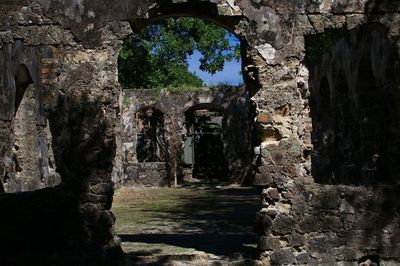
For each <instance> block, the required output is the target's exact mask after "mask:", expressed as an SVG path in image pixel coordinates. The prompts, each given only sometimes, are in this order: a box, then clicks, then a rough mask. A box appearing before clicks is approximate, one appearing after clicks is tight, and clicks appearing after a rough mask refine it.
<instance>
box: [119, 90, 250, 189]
mask: <svg viewBox="0 0 400 266" xmlns="http://www.w3.org/2000/svg"><path fill="white" fill-rule="evenodd" d="M123 105H124V106H123V109H122V124H123V128H124V132H123V137H122V145H121V146H122V149H121V150H120V152H121V158H122V165H123V169H124V170H123V174H122V175H120V176H117V175H115V176H113V181H114V183H116V184H119V183H120V182H126V181H127V180H133V181H134V180H136V181H134V183H136V184H138V185H139V184H140V183H141V182H140V181H139V180H142V181H143V182H144V183H146V184H151V183H153V184H157V183H158V184H164V185H168V184H169V180H168V178H171V175H172V174H171V173H170V172H169V171H170V170H171V165H172V162H173V160H174V159H173V157H175V158H177V161H178V164H179V165H181V164H182V150H183V145H184V139H185V136H186V134H187V132H186V131H187V129H186V126H187V125H186V122H187V121H186V118H185V115H186V113H187V112H188V111H189V110H191V109H196V108H200V109H203V108H206V109H207V108H211V109H213V108H214V109H215V108H217V109H218V110H221V111H222V113H223V114H224V116H225V121H226V122H225V125H224V129H223V131H224V136H225V142H226V145H227V149H226V157H227V160H228V164H229V171H230V179H231V180H232V181H234V182H240V181H241V180H242V179H243V178H244V177H245V176H246V175H247V174H248V172H249V171H250V170H251V169H250V168H251V162H252V160H251V147H252V143H251V133H252V121H251V120H249V119H248V115H249V112H250V99H249V94H248V92H247V91H246V89H245V88H243V87H242V88H239V87H221V88H213V89H199V90H195V91H190V90H184V89H182V90H180V91H177V92H168V91H166V90H162V91H161V92H160V91H155V90H137V89H135V90H125V91H124V104H123ZM145 107H153V108H155V109H157V110H160V111H161V112H162V113H163V114H164V128H165V131H166V133H165V137H166V146H167V147H166V150H167V153H168V154H167V156H166V161H165V163H166V165H167V167H161V168H160V171H161V173H160V175H159V181H158V182H153V181H152V182H150V183H149V182H148V180H147V178H144V176H145V175H146V173H145V171H144V169H145V168H146V164H148V168H149V170H150V171H149V178H150V179H151V180H155V176H154V171H153V170H154V163H152V162H150V163H140V164H138V160H137V154H136V146H137V134H138V129H137V128H136V113H137V112H138V111H139V110H141V109H142V108H145ZM173 138H175V139H176V140H175V142H176V144H175V145H177V146H178V148H177V150H178V153H177V154H174V152H173V150H172V149H171V147H172V146H173V145H174V144H172V139H173ZM137 167H138V168H137ZM181 172H182V169H179V173H180V174H181ZM139 173H141V174H139ZM140 176H143V177H142V178H139V177H140Z"/></svg>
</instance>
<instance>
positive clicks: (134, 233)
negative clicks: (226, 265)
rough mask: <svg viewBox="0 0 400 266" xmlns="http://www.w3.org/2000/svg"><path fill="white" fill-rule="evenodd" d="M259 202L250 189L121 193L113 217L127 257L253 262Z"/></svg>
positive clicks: (197, 186)
mask: <svg viewBox="0 0 400 266" xmlns="http://www.w3.org/2000/svg"><path fill="white" fill-rule="evenodd" d="M258 208H259V198H258V195H257V193H256V191H255V190H254V189H253V188H241V187H238V186H232V185H231V186H223V185H220V184H212V183H208V184H204V183H200V182H199V183H194V184H192V185H190V186H187V187H182V188H177V189H175V188H121V189H118V190H117V191H116V192H115V196H114V203H113V209H112V211H113V213H114V214H115V216H116V218H117V220H116V232H117V234H118V235H119V236H120V238H121V240H122V248H123V250H124V251H125V252H126V253H128V254H129V255H130V256H166V255H181V256H184V255H191V256H193V255H195V256H198V257H202V256H204V257H211V258H216V257H217V258H253V257H254V256H255V254H256V238H255V235H254V233H253V230H252V225H253V221H254V217H255V213H256V211H257V210H258Z"/></svg>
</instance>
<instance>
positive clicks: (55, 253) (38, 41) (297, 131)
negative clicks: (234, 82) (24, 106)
mask: <svg viewBox="0 0 400 266" xmlns="http://www.w3.org/2000/svg"><path fill="white" fill-rule="evenodd" d="M399 13H400V5H399V2H398V1H389V0H387V1H373V0H370V1H351V0H347V1H343V0H340V1H339V0H335V1H330V0H329V1H328V0H319V1H314V0H309V1H308V0H306V1H279V2H278V1H251V0H238V1H235V2H233V1H226V2H225V1H222V0H221V1H211V2H208V1H200V2H198V1H188V2H183V3H182V2H181V1H173V3H170V2H168V1H157V2H155V1H144V0H140V1H124V0H120V1H113V2H112V3H107V4H106V3H103V2H98V1H91V0H86V1H75V0H71V1H67V2H59V1H42V0H37V1H30V0H13V1H10V0H8V1H3V2H2V3H1V4H0V54H1V57H0V69H1V74H0V75H1V79H0V92H1V93H0V156H1V157H2V158H4V157H5V156H8V157H10V156H11V150H10V148H9V147H12V144H13V130H12V128H13V127H12V120H13V117H14V109H15V106H14V102H15V94H16V86H15V79H14V77H15V73H16V69H17V67H18V66H19V65H20V64H24V65H26V67H27V69H28V70H29V72H30V75H31V76H32V81H33V83H34V85H35V87H36V88H37V92H38V94H37V97H39V98H40V99H42V107H43V112H44V113H45V114H46V116H45V117H47V118H48V120H49V125H50V129H51V132H52V135H53V141H52V142H53V150H54V159H55V163H56V166H57V171H58V172H59V173H60V175H61V177H62V183H63V185H61V186H58V187H56V188H47V189H43V190H40V191H36V192H27V193H22V194H2V195H0V210H1V212H2V213H6V214H7V215H6V217H5V218H4V219H2V221H1V222H0V224H1V227H2V228H7V230H2V231H1V232H0V264H2V265H24V261H27V260H28V261H31V262H32V263H33V262H36V264H40V265H54V264H57V265H90V264H96V265H119V264H122V263H123V255H122V253H121V249H120V247H119V242H118V239H117V238H116V237H115V235H114V233H113V229H112V228H113V223H114V219H115V218H114V216H113V214H112V213H111V212H110V211H109V210H110V207H111V203H112V194H113V183H112V180H111V173H112V168H113V160H114V157H115V150H116V146H117V143H116V140H115V137H116V136H119V135H120V134H121V132H122V131H121V125H120V123H119V121H120V120H119V118H120V115H121V114H120V113H121V102H122V99H121V93H120V92H121V87H120V85H119V84H118V82H117V58H118V51H119V48H120V46H121V43H122V40H123V39H124V37H125V36H126V35H127V34H128V33H129V32H131V28H130V25H129V23H128V22H127V21H128V20H129V21H131V22H132V26H133V28H138V27H139V28H140V27H141V25H143V23H145V22H146V20H147V19H149V18H150V19H154V18H156V17H157V16H160V17H162V15H184V14H190V15H196V16H199V17H202V18H208V19H210V20H212V21H215V22H218V23H219V24H221V25H224V26H225V27H227V28H228V29H230V30H232V31H234V32H235V33H236V34H238V36H239V38H241V39H242V40H243V47H242V57H243V75H244V79H245V83H246V86H247V88H248V90H249V93H250V95H251V96H252V97H253V100H254V101H255V103H256V105H257V112H258V115H257V123H256V125H255V126H256V128H257V132H258V134H259V136H260V143H259V144H260V147H261V165H259V168H258V170H257V174H256V176H255V185H256V186H257V187H258V188H259V191H260V195H262V200H261V201H260V202H261V204H260V209H261V210H260V212H258V213H257V215H256V225H255V229H256V233H257V235H258V236H259V243H258V247H259V249H260V251H261V255H262V256H263V257H264V258H265V260H269V261H270V262H271V263H272V264H278V265H279V264H285V263H287V264H291V263H297V264H323V263H326V264H331V263H333V262H336V263H340V264H342V265H353V264H354V263H355V262H356V261H357V260H358V259H360V258H361V257H362V256H364V255H366V254H372V255H373V254H376V255H378V256H380V258H381V259H382V260H383V261H385V263H386V264H388V265H390V263H392V264H393V265H395V264H396V263H398V262H399V261H398V260H399V257H400V254H399V253H400V247H399V242H400V240H399V234H400V231H399V230H400V229H399V224H400V223H399V212H398V210H399V198H398V197H397V195H398V191H399V187H398V184H397V185H396V184H393V183H396V182H392V183H391V185H390V186H389V185H388V186H386V185H384V184H381V185H377V186H365V185H358V186H354V185H343V184H322V183H316V182H315V181H314V179H313V177H312V175H311V171H312V169H311V168H312V165H311V160H312V159H311V157H312V156H311V154H312V152H313V145H312V144H313V143H312V142H311V140H312V136H311V135H312V129H313V126H315V125H313V121H312V120H311V119H310V108H309V106H310V103H309V99H310V98H309V97H310V93H311V90H314V89H316V88H317V86H318V85H316V84H314V81H317V80H318V79H319V78H322V77H323V76H326V75H324V72H325V73H328V72H329V70H327V72H326V71H325V70H321V72H318V71H319V70H318V71H317V70H315V68H314V67H313V66H312V65H307V63H306V58H305V55H306V52H307V49H309V47H308V46H307V45H306V44H307V42H306V41H305V39H306V38H305V36H309V35H315V34H320V33H324V32H327V31H329V30H331V29H343V30H344V31H345V32H346V33H347V34H350V35H351V34H352V33H357V32H359V34H355V35H354V36H353V37H351V38H350V41H349V46H348V47H347V48H346V47H342V49H343V50H342V51H343V53H344V54H345V55H344V56H342V57H341V58H343V59H342V61H341V62H342V64H344V65H346V64H347V65H349V66H351V67H350V68H348V69H346V68H345V69H344V75H345V76H346V79H347V80H348V82H349V86H348V87H349V88H351V87H352V85H351V84H352V82H355V83H356V82H357V81H358V80H360V79H362V78H363V77H360V76H358V75H356V74H355V72H353V71H357V68H358V65H357V64H348V63H346V62H347V61H357V60H358V59H359V58H358V55H357V53H355V52H354V51H356V50H357V49H358V48H357V44H359V43H360V42H366V41H365V39H363V38H362V37H363V35H362V34H361V33H362V30H361V28H362V27H366V28H367V29H370V26H372V25H374V24H379V26H380V27H382V28H384V29H385V30H384V31H383V34H377V35H376V36H375V37H374V38H372V39H370V40H368V41H369V42H370V44H371V45H373V44H375V43H377V42H378V43H380V42H388V43H389V44H390V49H391V50H393V52H392V53H391V58H392V59H391V60H392V61H391V62H392V63H393V64H391V65H392V66H393V70H392V72H391V73H392V75H387V76H385V77H383V76H380V75H382V73H380V72H379V68H377V67H376V66H379V62H380V60H377V62H375V61H371V64H372V65H375V66H374V68H373V69H374V70H373V73H374V75H376V76H377V79H378V80H383V81H384V83H383V84H384V85H385V86H386V87H387V89H388V90H389V91H392V92H393V95H391V96H392V99H397V97H398V89H399V87H398V86H399V85H398V84H399V80H398V75H397V74H396V73H399V56H400V54H399V53H400V52H399V51H400V50H399V47H400V44H399V35H400V33H399V28H400V27H399V24H400V22H399V21H400V18H399ZM372 28H373V27H371V29H372ZM339 43H340V40H333V44H332V45H331V46H330V47H331V49H328V51H327V54H328V55H321V56H322V57H326V58H327V59H325V60H327V61H325V62H324V63H323V64H322V66H324V67H326V66H328V65H329V62H335V60H338V59H337V58H336V57H331V59H329V53H330V52H329V51H330V50H332V51H335V49H336V51H338V52H340V51H339V50H340V49H339V48H335V47H340V44H339ZM337 49H339V50H337ZM353 49H354V50H353ZM372 50H373V49H371V53H372ZM340 53H342V52H340ZM378 54H379V53H378ZM371 58H374V59H376V58H377V57H376V56H372V57H371ZM316 64H317V65H318V63H316ZM389 72H390V71H389ZM379 76H380V77H379ZM330 79H331V80H330ZM351 80H352V82H351ZM328 81H329V82H330V83H331V87H332V88H333V86H334V84H335V78H334V76H333V77H328ZM313 86H314V87H313ZM314 92H315V91H314ZM311 95H313V94H312V93H311ZM393 102H394V103H393V105H392V107H393V108H392V109H389V114H388V115H389V117H391V120H390V121H394V122H391V123H393V126H394V127H396V121H398V120H396V119H397V117H396V116H397V114H398V112H396V110H397V108H398V104H397V101H393ZM393 132H395V130H394V131H393ZM391 134H393V135H392V136H395V135H394V133H391ZM389 144H390V145H393V146H395V147H396V150H398V144H397V142H396V138H395V137H394V138H393V139H391V140H389ZM387 154H389V155H390V154H391V151H387ZM117 156H118V154H117ZM395 158H397V157H395ZM386 165H387V166H388V168H389V169H390V172H393V173H395V172H396V170H395V169H396V166H395V163H394V162H390V161H388V162H387V163H386ZM5 171H6V170H5V167H4V166H3V165H2V164H0V173H3V174H4V172H5ZM393 179H394V180H395V181H397V180H398V178H396V177H394V178H393ZM21 217H23V219H21ZM27 224H29V226H27ZM22 243H23V244H22Z"/></svg>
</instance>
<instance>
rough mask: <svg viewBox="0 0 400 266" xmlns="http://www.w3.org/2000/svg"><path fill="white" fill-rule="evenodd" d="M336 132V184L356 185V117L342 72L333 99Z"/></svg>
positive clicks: (334, 162)
mask: <svg viewBox="0 0 400 266" xmlns="http://www.w3.org/2000/svg"><path fill="white" fill-rule="evenodd" d="M332 99H333V101H332V112H333V113H332V119H333V132H334V147H333V149H334V151H333V153H332V154H331V156H332V162H333V177H334V179H333V180H332V183H334V184H355V183H356V182H357V175H356V172H355V151H354V145H355V144H356V140H355V139H354V138H355V132H354V130H355V127H354V125H355V117H354V99H353V97H352V94H351V92H350V90H349V87H348V78H347V76H346V75H345V73H344V71H340V72H339V74H338V75H337V76H336V79H335V86H334V90H333V97H332Z"/></svg>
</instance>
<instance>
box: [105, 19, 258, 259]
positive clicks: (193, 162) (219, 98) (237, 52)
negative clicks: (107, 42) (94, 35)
mask: <svg viewBox="0 0 400 266" xmlns="http://www.w3.org/2000/svg"><path fill="white" fill-rule="evenodd" d="M244 50H245V45H244V44H243V43H241V41H240V40H239V39H238V38H237V37H236V36H235V35H233V34H232V33H230V32H229V31H227V30H226V29H224V28H221V27H219V26H216V25H215V24H212V23H210V22H207V21H204V20H201V19H198V18H192V17H172V18H166V19H165V18H163V19H161V20H157V21H155V22H154V21H153V24H150V25H148V26H147V27H143V28H142V30H141V31H140V32H139V33H135V34H134V35H132V36H130V37H128V38H127V39H126V42H125V44H124V46H123V49H122V50H121V54H120V57H119V81H120V83H121V85H122V87H123V88H124V91H123V95H124V99H123V105H124V106H123V108H122V109H123V110H124V111H123V114H122V115H123V121H129V123H130V124H131V125H135V126H128V125H124V130H125V132H124V134H123V140H122V142H123V143H122V147H123V151H124V153H123V154H122V157H124V156H125V158H124V159H123V163H124V164H125V166H124V168H125V173H124V179H125V181H124V182H121V183H119V184H116V186H117V187H119V188H117V190H116V193H115V196H114V203H113V209H112V211H113V213H114V214H115V216H116V232H117V234H118V235H119V236H120V237H121V240H122V247H123V250H124V251H125V252H126V253H127V254H128V255H130V256H131V257H132V259H133V260H135V261H136V262H138V263H142V261H141V259H142V258H143V257H146V260H153V261H154V263H155V264H156V263H159V262H160V261H163V260H164V259H165V258H168V256H170V255H174V256H178V257H179V256H183V257H188V256H189V257H190V256H194V257H196V256H199V257H203V258H207V259H215V260H224V259H235V258H236V259H239V260H240V259H244V258H249V257H253V256H255V255H256V242H257V240H256V237H255V235H254V234H253V229H252V225H253V216H254V213H255V212H256V211H257V210H258V208H259V201H258V199H259V195H258V193H257V191H256V190H255V189H254V188H252V187H241V186H240V185H239V183H240V182H239V180H241V179H242V177H243V176H247V175H248V173H247V172H246V171H247V170H248V169H249V168H250V167H248V165H251V162H252V156H253V154H252V152H253V149H252V146H251V145H252V125H251V122H250V121H251V120H250V119H248V118H249V117H251V114H250V112H251V110H253V109H252V108H251V106H250V105H251V104H250V103H251V101H250V93H249V91H248V88H246V86H245V85H243V78H242V73H241V70H242V66H241V52H243V51H244ZM195 61H197V62H196V63H195ZM196 67H197V69H196V70H194V68H196ZM224 71H225V74H224V75H223V79H216V80H214V81H210V80H206V77H205V76H203V73H200V72H207V73H209V74H211V76H212V74H215V73H218V72H224ZM233 76H234V77H239V78H238V79H236V80H239V82H230V81H229V80H228V79H227V78H231V77H233ZM144 106H145V107H144ZM149 106H151V107H149ZM136 110H139V111H136ZM159 110H162V112H161V111H159ZM132 154H135V155H136V156H130V155H132ZM249 158H250V159H249ZM154 162H165V164H166V165H167V167H166V168H164V169H161V168H157V167H156V166H155V164H154ZM144 163H146V164H147V166H146V167H148V168H147V169H144V168H143V167H144ZM150 163H151V164H150ZM157 171H158V174H157V176H159V177H161V176H165V174H166V175H167V178H168V182H158V183H159V184H161V183H164V184H166V185H167V186H165V187H160V186H148V182H147V183H140V182H137V181H138V180H139V181H140V180H148V179H149V178H148V177H149V176H153V175H154V174H155V172H157ZM166 172H167V173H166ZM233 176H234V177H235V178H233ZM128 180H135V182H128ZM127 184H134V186H128V185H127ZM168 185H169V186H168Z"/></svg>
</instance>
